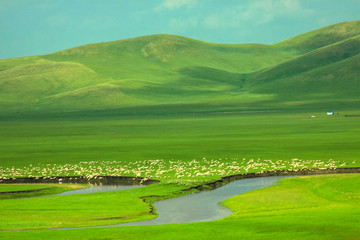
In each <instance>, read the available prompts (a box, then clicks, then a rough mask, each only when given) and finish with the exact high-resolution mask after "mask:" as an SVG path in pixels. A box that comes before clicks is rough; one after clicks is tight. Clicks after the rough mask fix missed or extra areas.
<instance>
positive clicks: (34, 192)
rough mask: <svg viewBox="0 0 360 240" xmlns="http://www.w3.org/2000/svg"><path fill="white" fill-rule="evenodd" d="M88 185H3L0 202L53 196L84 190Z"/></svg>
mask: <svg viewBox="0 0 360 240" xmlns="http://www.w3.org/2000/svg"><path fill="white" fill-rule="evenodd" d="M84 187H86V185H74V184H71V185H70V184H43V185H39V184H1V185H0V193H1V194H0V200H1V199H14V198H28V197H35V196H42V195H52V194H57V193H62V192H66V191H70V190H74V189H78V188H84Z"/></svg>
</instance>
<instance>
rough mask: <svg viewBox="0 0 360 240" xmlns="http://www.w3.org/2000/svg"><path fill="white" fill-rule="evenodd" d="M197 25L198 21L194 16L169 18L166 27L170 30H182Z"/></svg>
mask: <svg viewBox="0 0 360 240" xmlns="http://www.w3.org/2000/svg"><path fill="white" fill-rule="evenodd" d="M198 25H199V21H198V19H197V18H195V17H193V18H186V19H179V18H173V19H171V20H170V22H169V24H168V28H169V30H171V31H179V32H184V31H186V30H188V29H189V28H196V27H198Z"/></svg>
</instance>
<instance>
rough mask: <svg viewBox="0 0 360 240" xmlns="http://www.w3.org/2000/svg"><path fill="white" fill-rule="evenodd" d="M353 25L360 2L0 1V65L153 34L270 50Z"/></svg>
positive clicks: (243, 0)
mask: <svg viewBox="0 0 360 240" xmlns="http://www.w3.org/2000/svg"><path fill="white" fill-rule="evenodd" d="M353 20H360V0H0V59H6V58H17V57H24V56H33V55H42V54H48V53H52V52H57V51H60V50H63V49H67V48H71V47H76V46H80V45H84V44H89V43H97V42H106V41H114V40H120V39H127V38H133V37H139V36H144V35H150V34H159V33H167V34H175V35H182V36H186V37H190V38H194V39H198V40H203V41H207V42H214V43H237V44H238V43H264V44H272V43H276V42H280V41H282V40H285V39H287V38H290V37H293V36H295V35H298V34H301V33H304V32H308V31H311V30H315V29H318V28H321V27H325V26H327V25H331V24H335V23H339V22H344V21H353Z"/></svg>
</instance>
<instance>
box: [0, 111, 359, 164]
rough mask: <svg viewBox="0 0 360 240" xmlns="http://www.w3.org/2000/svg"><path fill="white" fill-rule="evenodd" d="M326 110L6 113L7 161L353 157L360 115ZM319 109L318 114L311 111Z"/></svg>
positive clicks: (2, 144)
mask: <svg viewBox="0 0 360 240" xmlns="http://www.w3.org/2000/svg"><path fill="white" fill-rule="evenodd" d="M351 113H353V114H355V113H354V112H347V111H345V112H340V115H339V116H337V115H335V116H326V114H325V111H324V112H300V113H297V112H295V113H285V112H270V113H234V114H226V113H217V114H207V115H205V114H191V115H174V116H173V115H169V116H167V115H163V116H137V117H123V116H122V117H117V116H116V115H114V116H111V117H108V116H106V117H101V116H98V117H92V118H82V117H76V118H74V117H71V118H66V117H64V118H50V119H49V118H46V117H44V118H37V119H34V118H27V119H26V118H21V119H5V120H2V121H1V124H0V132H1V133H2V134H1V135H0V151H1V153H2V154H1V156H0V163H1V164H0V166H1V167H10V168H11V167H12V166H14V167H16V168H18V167H28V166H29V165H30V164H32V165H34V166H35V165H36V164H39V163H40V164H63V165H64V164H78V163H79V162H81V161H84V162H89V161H114V160H115V161H142V160H155V159H164V161H170V160H172V159H173V160H183V161H191V160H193V159H197V160H201V159H202V158H204V157H205V158H207V159H209V160H210V159H220V158H221V159H225V158H228V159H231V158H239V159H242V158H246V159H258V158H260V159H262V160H264V159H270V160H273V161H276V160H291V159H293V158H298V159H302V160H322V161H328V160H329V159H333V160H336V161H343V162H346V163H347V164H351V163H352V162H353V161H354V160H358V156H359V155H360V154H359V153H360V149H359V148H358V146H359V143H360V139H359V137H358V136H359V132H360V125H359V124H358V120H359V118H356V117H344V114H351ZM312 115H315V116H316V117H315V118H311V116H312Z"/></svg>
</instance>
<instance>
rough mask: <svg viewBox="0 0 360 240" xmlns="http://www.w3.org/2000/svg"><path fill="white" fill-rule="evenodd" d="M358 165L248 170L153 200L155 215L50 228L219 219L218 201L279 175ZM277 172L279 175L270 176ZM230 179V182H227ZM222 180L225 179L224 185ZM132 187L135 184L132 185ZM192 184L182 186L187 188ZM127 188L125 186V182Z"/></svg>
mask: <svg viewBox="0 0 360 240" xmlns="http://www.w3.org/2000/svg"><path fill="white" fill-rule="evenodd" d="M358 172H360V168H341V169H326V170H325V169H313V170H306V171H298V172H287V171H279V172H265V173H260V174H255V173H250V174H247V175H236V176H229V177H224V178H222V179H221V180H219V181H216V182H213V183H208V184H205V185H207V186H210V187H212V188H214V190H209V191H200V192H196V193H191V194H187V195H184V196H180V197H177V198H171V199H166V200H162V201H158V202H156V203H154V204H153V205H154V207H155V208H156V211H157V213H158V217H157V218H154V219H151V220H145V221H137V222H129V223H121V224H113V225H103V226H90V227H75V228H52V229H51V230H54V229H58V230H61V229H83V228H105V227H124V226H144V225H159V224H174V223H190V222H204V221H214V220H218V219H222V218H224V217H227V216H229V215H231V214H232V211H231V210H230V209H228V208H226V207H224V206H223V205H221V204H220V202H222V201H224V200H226V199H228V198H230V197H233V196H236V195H239V194H242V193H245V192H249V191H252V190H255V189H260V188H265V187H269V186H272V185H274V184H276V183H277V182H278V180H279V179H282V178H286V177H294V176H295V175H314V174H329V173H358ZM272 175H280V176H272ZM229 182H230V183H229ZM225 183H228V184H226V185H224V184H225ZM122 187H123V186H118V188H117V187H116V186H115V187H114V186H109V185H102V186H94V187H90V188H88V189H79V190H74V191H69V192H67V193H63V194H80V193H91V192H94V190H95V192H99V191H100V192H103V191H114V190H118V189H121V188H122ZM133 187H136V186H134V185H133ZM193 188H196V189H199V190H202V189H206V188H204V185H201V186H196V187H193ZM193 188H190V189H186V190H185V191H189V190H191V189H193ZM125 189H129V186H125ZM27 230H49V229H27Z"/></svg>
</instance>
